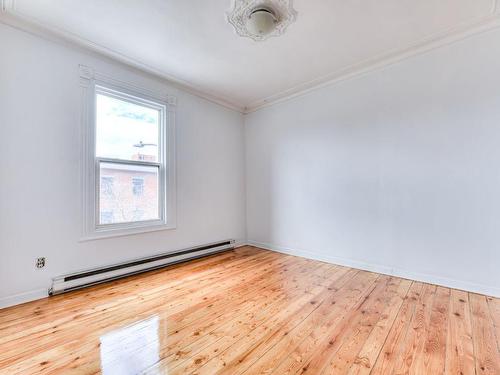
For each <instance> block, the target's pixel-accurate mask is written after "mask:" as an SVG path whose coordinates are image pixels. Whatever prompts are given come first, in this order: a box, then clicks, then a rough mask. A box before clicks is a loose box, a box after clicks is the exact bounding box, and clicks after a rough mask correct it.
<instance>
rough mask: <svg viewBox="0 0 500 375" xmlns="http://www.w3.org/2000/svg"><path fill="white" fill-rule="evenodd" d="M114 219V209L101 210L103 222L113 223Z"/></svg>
mask: <svg viewBox="0 0 500 375" xmlns="http://www.w3.org/2000/svg"><path fill="white" fill-rule="evenodd" d="M113 221H114V219H113V211H101V223H104V224H111V223H112V222H113Z"/></svg>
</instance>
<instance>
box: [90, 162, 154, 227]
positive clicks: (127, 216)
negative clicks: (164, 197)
mask: <svg viewBox="0 0 500 375" xmlns="http://www.w3.org/2000/svg"><path fill="white" fill-rule="evenodd" d="M100 176H101V180H100V189H99V191H100V194H99V224H114V223H127V222H137V221H146V220H156V219H159V218H160V217H159V209H158V207H159V205H158V167H150V166H140V165H129V164H118V163H101V164H100Z"/></svg>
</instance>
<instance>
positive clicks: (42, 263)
mask: <svg viewBox="0 0 500 375" xmlns="http://www.w3.org/2000/svg"><path fill="white" fill-rule="evenodd" d="M35 266H36V268H43V267H45V257H42V258H37V260H36V264H35Z"/></svg>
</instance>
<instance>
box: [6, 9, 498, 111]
mask: <svg viewBox="0 0 500 375" xmlns="http://www.w3.org/2000/svg"><path fill="white" fill-rule="evenodd" d="M0 1H1V10H2V12H1V14H0V23H4V24H7V25H9V26H11V27H14V28H17V29H20V30H22V31H25V32H28V33H31V34H34V35H37V36H40V37H43V38H45V39H48V40H51V41H55V42H59V43H68V42H69V43H71V45H75V44H76V45H77V46H78V47H81V48H83V49H86V50H91V51H93V52H96V53H99V54H101V55H103V56H106V57H109V58H111V59H114V60H117V61H119V62H121V63H124V64H126V65H128V66H131V67H134V68H137V69H139V70H141V71H144V72H146V73H149V74H151V75H153V76H156V77H158V78H161V79H163V80H164V81H165V82H166V83H167V84H170V85H172V86H173V87H175V88H178V89H180V90H183V91H185V92H187V93H189V94H192V95H195V96H198V97H200V98H203V99H206V100H208V101H210V102H213V103H216V104H218V105H221V106H223V107H226V108H229V109H231V110H234V111H237V112H240V113H242V114H249V113H252V112H255V111H258V110H259V109H262V108H265V107H269V106H272V105H274V104H278V103H281V102H284V101H287V100H290V99H292V98H295V97H298V96H302V95H305V94H307V93H309V92H311V91H314V90H318V89H320V88H322V87H325V86H330V85H334V84H337V83H340V82H343V81H345V80H348V79H353V78H356V77H359V76H362V75H365V74H367V73H370V72H372V71H374V70H379V69H383V68H385V67H387V66H390V65H392V64H395V63H398V62H400V61H402V60H405V59H408V58H411V57H413V56H417V55H421V54H424V53H426V52H429V51H432V50H434V49H437V48H440V47H444V46H447V45H450V44H453V43H456V42H458V41H461V40H463V39H466V38H469V37H472V36H474V35H477V34H480V33H483V32H487V31H490V30H492V29H495V28H498V27H500V0H492V6H491V10H490V12H489V13H488V14H487V15H486V16H483V17H480V18H479V19H476V20H473V21H470V22H467V23H464V24H461V25H459V26H457V27H454V28H451V29H448V30H446V31H444V32H440V33H437V34H434V35H432V36H430V37H428V38H425V39H422V40H420V41H417V42H415V43H413V44H411V45H409V46H408V47H406V48H403V49H397V50H391V51H387V52H386V53H382V54H379V55H378V56H375V57H373V58H370V59H367V60H365V61H362V62H359V63H356V64H353V65H350V66H348V67H345V68H343V69H341V70H338V71H336V72H332V73H330V74H327V75H325V76H322V77H318V78H315V79H313V80H310V81H309V82H305V83H302V84H299V85H296V86H294V87H291V88H289V89H287V90H283V91H281V92H279V93H276V94H274V95H271V96H268V97H265V98H262V99H259V100H256V101H254V102H252V103H250V104H247V105H246V106H243V105H239V104H238V103H234V102H232V101H231V100H230V99H229V98H226V97H221V96H220V95H217V94H215V93H212V92H210V91H208V90H202V89H200V88H199V87H197V86H196V85H195V84H193V83H190V82H186V81H183V80H180V79H178V78H175V77H174V76H172V75H170V74H168V73H166V72H164V71H162V70H159V69H156V68H154V67H152V66H149V65H147V64H144V63H142V62H140V61H137V60H135V59H133V58H130V57H128V56H125V55H123V54H122V53H120V52H117V51H115V50H113V49H110V48H107V47H104V46H102V45H99V44H97V43H94V42H91V41H90V40H87V39H84V38H81V37H79V36H78V35H76V34H73V33H70V32H68V31H66V30H62V29H59V28H55V27H53V26H50V25H47V24H44V23H43V22H41V21H39V20H37V19H34V18H32V17H29V16H26V15H24V14H22V13H20V12H19V11H17V10H16V6H15V1H16V0H0Z"/></svg>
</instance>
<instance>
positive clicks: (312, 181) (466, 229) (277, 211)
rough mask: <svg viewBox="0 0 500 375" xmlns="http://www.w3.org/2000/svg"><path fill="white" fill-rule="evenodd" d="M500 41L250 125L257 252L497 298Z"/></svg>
mask: <svg viewBox="0 0 500 375" xmlns="http://www.w3.org/2000/svg"><path fill="white" fill-rule="evenodd" d="M499 67H500V31H494V32H490V33H487V34H483V35H479V36H475V37H473V38H470V39H467V40H464V41H461V42H459V43H456V44H453V45H450V46H447V47H444V48H442V49H439V50H434V51H431V52H428V53H426V54H425V55H421V56H418V57H414V58H412V59H410V60H406V61H403V62H401V63H399V64H396V65H393V66H389V67H386V68H385V69H383V70H378V71H376V72H372V73H370V74H367V75H365V76H362V77H358V78H356V79H351V80H349V81H344V82H342V83H339V84H336V85H333V86H329V87H326V88H322V89H320V90H316V91H314V92H311V93H309V94H307V95H305V96H301V97H298V98H295V99H292V100H289V101H287V102H284V103H281V104H277V105H274V106H271V107H268V108H265V109H262V110H260V111H258V112H256V113H252V114H250V115H248V116H247V117H246V119H245V127H246V150H247V151H246V152H247V156H246V157H247V160H246V163H247V235H248V239H249V240H250V241H251V242H253V243H255V244H259V245H261V246H265V247H268V248H271V249H277V250H281V251H285V252H290V253H293V254H298V255H304V256H309V257H312V258H318V259H324V260H329V261H332V262H334V263H340V264H346V265H352V266H356V267H360V268H366V269H370V270H376V271H380V272H385V273H392V274H398V275H403V276H406V277H409V278H415V279H420V280H424V281H430V282H435V283H439V284H443V285H449V286H454V287H458V288H464V289H469V290H475V291H479V292H483V293H487V294H491V295H496V296H500V74H499Z"/></svg>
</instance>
